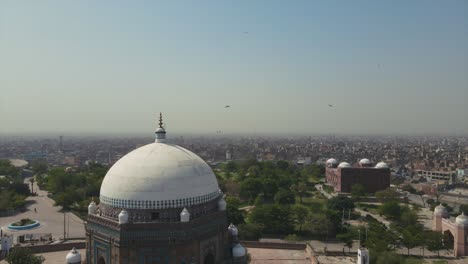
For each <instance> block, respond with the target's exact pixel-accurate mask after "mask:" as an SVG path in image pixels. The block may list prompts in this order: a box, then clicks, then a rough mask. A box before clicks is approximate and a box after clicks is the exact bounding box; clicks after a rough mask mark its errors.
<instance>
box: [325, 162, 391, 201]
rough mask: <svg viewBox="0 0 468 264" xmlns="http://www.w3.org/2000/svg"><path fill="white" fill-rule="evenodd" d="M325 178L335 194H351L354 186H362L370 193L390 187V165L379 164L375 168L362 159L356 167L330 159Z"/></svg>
mask: <svg viewBox="0 0 468 264" xmlns="http://www.w3.org/2000/svg"><path fill="white" fill-rule="evenodd" d="M325 176H326V182H327V184H329V185H331V186H333V188H334V189H335V192H343V193H350V192H351V188H352V186H353V185H354V184H361V185H362V186H363V187H364V189H365V191H366V192H368V193H374V192H377V191H381V190H384V189H387V188H388V187H390V169H389V168H388V165H387V164H386V163H384V162H379V163H377V165H375V166H373V164H372V163H371V161H370V160H368V159H362V160H361V161H360V162H359V163H358V165H357V166H355V167H353V166H351V164H349V163H347V162H341V163H339V164H338V162H337V160H335V159H329V160H327V162H326V169H325Z"/></svg>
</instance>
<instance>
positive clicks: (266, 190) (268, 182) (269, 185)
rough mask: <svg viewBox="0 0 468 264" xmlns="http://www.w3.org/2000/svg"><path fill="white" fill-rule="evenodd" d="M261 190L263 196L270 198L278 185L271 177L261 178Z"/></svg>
mask: <svg viewBox="0 0 468 264" xmlns="http://www.w3.org/2000/svg"><path fill="white" fill-rule="evenodd" d="M262 190H263V194H264V195H265V198H267V199H269V200H271V199H273V197H274V196H275V194H276V192H277V191H278V185H277V184H276V182H275V181H274V180H273V179H270V178H263V179H262Z"/></svg>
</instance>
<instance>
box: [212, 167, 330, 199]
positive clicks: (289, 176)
mask: <svg viewBox="0 0 468 264" xmlns="http://www.w3.org/2000/svg"><path fill="white" fill-rule="evenodd" d="M323 173H324V168H323V166H318V165H315V164H311V165H307V166H304V167H297V166H293V165H291V164H289V163H288V162H287V161H277V162H258V161H257V160H255V159H249V160H246V161H243V162H232V161H231V162H228V163H226V164H225V165H224V166H223V168H222V175H221V174H219V173H218V174H217V176H218V181H219V183H220V185H221V189H222V190H223V191H224V192H226V193H228V194H231V195H235V196H237V195H239V196H240V198H241V199H242V200H244V201H247V202H248V203H249V204H254V202H255V200H256V198H257V197H258V196H259V195H261V196H262V198H261V199H263V200H264V201H265V202H266V203H272V202H277V203H280V204H294V203H295V202H296V199H295V197H296V196H297V197H298V198H299V200H300V201H301V202H302V199H303V198H304V197H305V196H306V195H307V190H308V189H309V187H311V186H313V181H314V180H317V179H319V178H320V177H322V175H323ZM236 187H237V188H236Z"/></svg>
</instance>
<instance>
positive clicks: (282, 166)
mask: <svg viewBox="0 0 468 264" xmlns="http://www.w3.org/2000/svg"><path fill="white" fill-rule="evenodd" d="M276 166H277V167H278V169H280V170H282V171H285V170H287V169H288V168H289V163H288V162H287V161H285V160H279V161H278V162H276Z"/></svg>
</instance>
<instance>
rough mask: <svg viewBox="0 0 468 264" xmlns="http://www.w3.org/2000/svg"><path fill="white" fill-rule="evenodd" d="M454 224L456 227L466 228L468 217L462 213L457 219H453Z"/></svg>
mask: <svg viewBox="0 0 468 264" xmlns="http://www.w3.org/2000/svg"><path fill="white" fill-rule="evenodd" d="M455 223H457V224H458V225H462V226H468V216H466V215H465V214H464V213H463V212H462V213H461V215H459V216H457V218H455Z"/></svg>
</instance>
